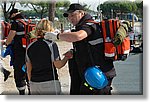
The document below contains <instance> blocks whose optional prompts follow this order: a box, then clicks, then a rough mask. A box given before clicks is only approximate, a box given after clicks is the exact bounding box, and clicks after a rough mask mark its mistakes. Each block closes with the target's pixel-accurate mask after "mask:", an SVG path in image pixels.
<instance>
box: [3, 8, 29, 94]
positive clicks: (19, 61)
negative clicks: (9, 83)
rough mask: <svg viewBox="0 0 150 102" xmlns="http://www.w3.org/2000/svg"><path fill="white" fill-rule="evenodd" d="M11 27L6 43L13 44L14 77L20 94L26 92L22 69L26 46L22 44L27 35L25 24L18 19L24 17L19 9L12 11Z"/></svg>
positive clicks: (24, 76)
mask: <svg viewBox="0 0 150 102" xmlns="http://www.w3.org/2000/svg"><path fill="white" fill-rule="evenodd" d="M9 18H10V20H11V29H10V32H9V35H8V37H7V40H6V45H7V46H8V45H10V44H11V46H12V51H13V58H12V59H13V67H14V79H15V83H16V87H17V89H18V91H19V94H20V95H24V94H25V88H26V81H25V79H26V75H25V73H24V72H23V71H22V66H23V65H24V64H25V48H24V47H23V46H22V38H23V37H24V36H25V31H24V25H23V24H22V23H20V22H19V21H18V20H17V19H23V16H22V15H21V13H20V12H19V11H18V9H12V10H11V11H10V16H9Z"/></svg>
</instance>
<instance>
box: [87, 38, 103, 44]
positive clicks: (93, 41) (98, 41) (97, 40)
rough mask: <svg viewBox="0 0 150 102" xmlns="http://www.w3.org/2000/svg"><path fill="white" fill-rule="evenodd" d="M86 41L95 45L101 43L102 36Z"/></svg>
mask: <svg viewBox="0 0 150 102" xmlns="http://www.w3.org/2000/svg"><path fill="white" fill-rule="evenodd" d="M88 43H89V44H91V45H97V44H100V43H103V38H98V39H96V40H92V41H88Z"/></svg>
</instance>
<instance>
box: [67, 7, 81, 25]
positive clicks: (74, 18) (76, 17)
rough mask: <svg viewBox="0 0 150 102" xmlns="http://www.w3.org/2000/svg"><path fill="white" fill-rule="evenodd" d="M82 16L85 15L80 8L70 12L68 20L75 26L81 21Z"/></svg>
mask: <svg viewBox="0 0 150 102" xmlns="http://www.w3.org/2000/svg"><path fill="white" fill-rule="evenodd" d="M82 17H83V13H81V12H79V11H78V10H76V11H74V12H72V13H69V14H68V20H69V22H70V23H72V24H73V25H74V26H75V25H77V24H78V23H79V21H80V19H81V18H82Z"/></svg>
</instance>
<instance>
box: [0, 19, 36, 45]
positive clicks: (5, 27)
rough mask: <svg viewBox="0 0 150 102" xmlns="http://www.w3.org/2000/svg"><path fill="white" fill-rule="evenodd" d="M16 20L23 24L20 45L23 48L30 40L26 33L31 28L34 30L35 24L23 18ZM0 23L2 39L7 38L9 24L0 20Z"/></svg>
mask: <svg viewBox="0 0 150 102" xmlns="http://www.w3.org/2000/svg"><path fill="white" fill-rule="evenodd" d="M16 21H18V22H19V23H21V24H23V26H24V34H25V36H24V37H23V38H22V46H23V47H24V48H26V46H28V45H29V43H30V42H31V41H30V39H29V37H28V33H29V32H30V31H32V30H34V27H35V25H36V24H32V23H31V20H28V21H25V20H23V19H17V20H16ZM1 25H2V35H3V36H4V37H3V39H5V38H7V36H8V34H9V31H10V29H11V24H10V23H8V22H5V21H3V22H1Z"/></svg>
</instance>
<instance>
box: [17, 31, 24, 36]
mask: <svg viewBox="0 0 150 102" xmlns="http://www.w3.org/2000/svg"><path fill="white" fill-rule="evenodd" d="M16 35H25V32H24V31H22V32H16Z"/></svg>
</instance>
